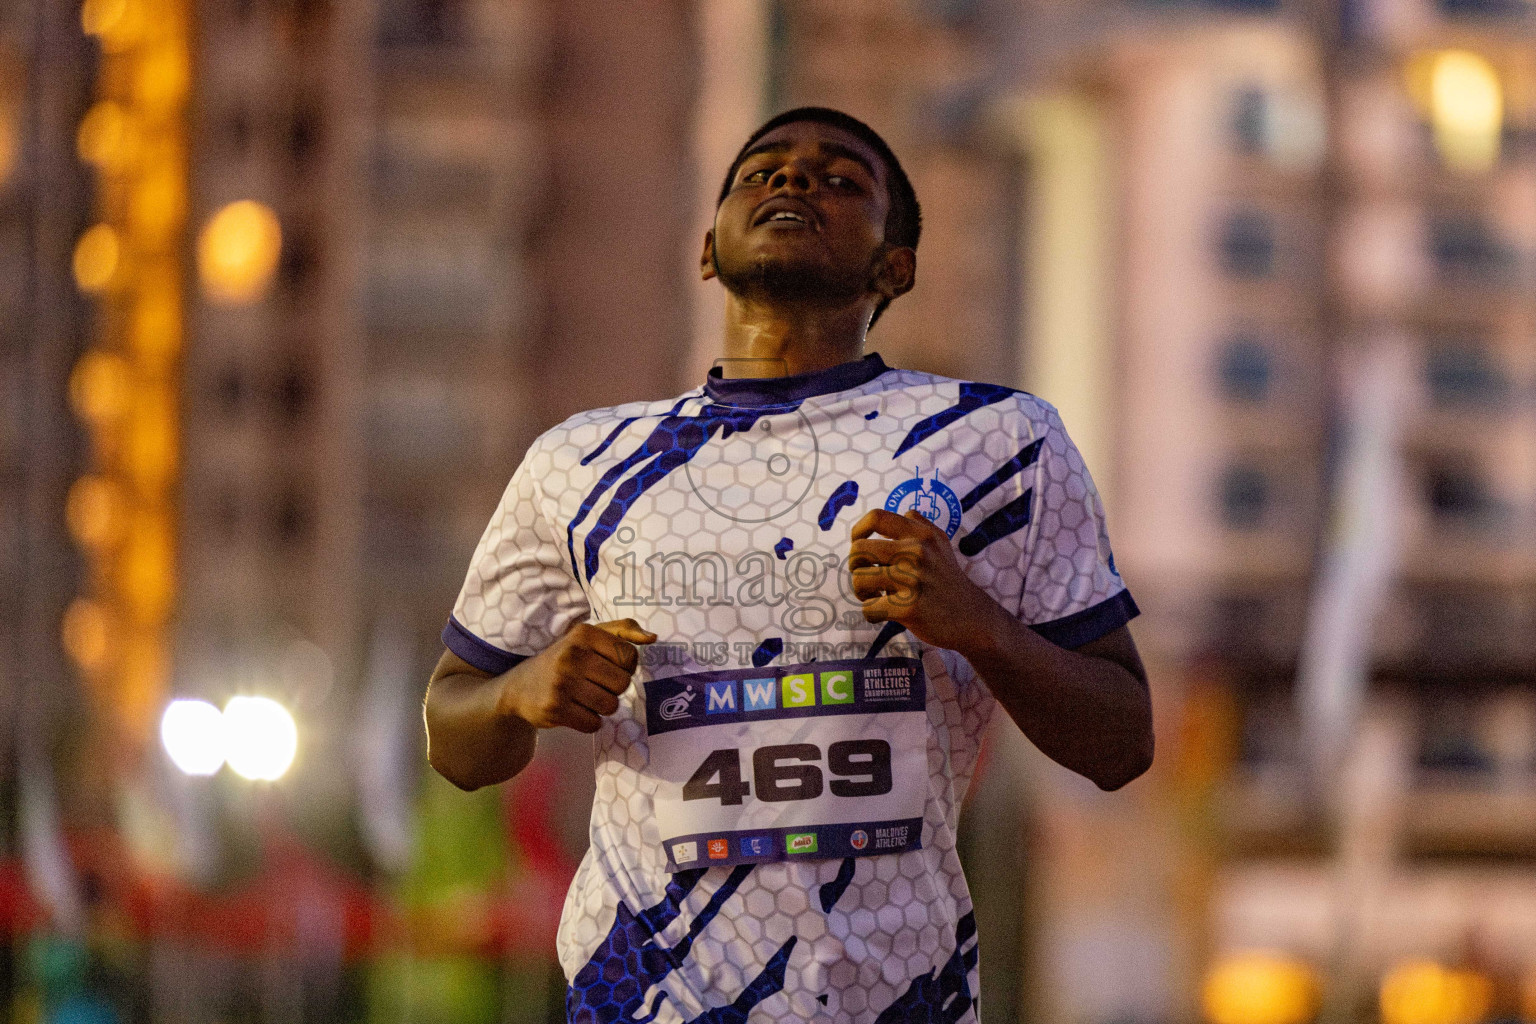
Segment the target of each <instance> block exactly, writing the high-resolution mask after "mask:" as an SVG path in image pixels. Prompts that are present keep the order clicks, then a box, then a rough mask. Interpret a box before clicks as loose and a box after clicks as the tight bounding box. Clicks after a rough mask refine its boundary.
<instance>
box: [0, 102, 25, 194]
mask: <svg viewBox="0 0 1536 1024" xmlns="http://www.w3.org/2000/svg"><path fill="white" fill-rule="evenodd" d="M7 99H8V97H6V96H4V95H0V185H4V184H5V183H6V182H7V181H8V180H10V177H11V171H13V170H14V169H15V167H16V151H17V150H18V149H19V148H20V147H19V145H18V142H19V139H18V137H17V136H18V134H19V133H18V132H17V131H16V110H15V108H14V107H13V106H11V105H9V104H8V103H7Z"/></svg>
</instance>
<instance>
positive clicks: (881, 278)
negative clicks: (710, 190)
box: [700, 121, 912, 303]
mask: <svg viewBox="0 0 1536 1024" xmlns="http://www.w3.org/2000/svg"><path fill="white" fill-rule="evenodd" d="M889 208H890V198H889V193H888V192H887V191H886V181H885V165H884V163H883V162H882V161H881V160H880V158H879V156H878V155H877V154H876V153H875V152H874V151H873V150H871V149H870V148H869V147H868V146H867V145H865V144H864V143H863V142H862V141H861V140H860V139H859V138H858V137H857V136H854V135H850V134H849V133H847V132H845V131H843V130H841V129H839V128H834V127H832V126H831V125H825V124H818V123H816V122H812V121H797V122H792V123H790V124H786V125H780V126H779V127H778V128H775V129H774V130H773V131H771V132H769V133H768V134H767V135H764V136H763V137H762V138H761V139H759V140H758V141H757V142H756V143H755V144H753V146H752V149H751V151H750V152H749V153H748V155H747V157H746V159H744V160H743V161H742V162H741V166H740V167H738V168H737V169H736V174H735V177H734V178H733V179H732V181H731V188H730V192H729V193H727V195H726V197H725V200H724V202H722V203H721V204H720V207H719V209H718V210H716V212H715V227H714V230H713V231H711V232H710V233H709V234H708V235H707V236H706V237H705V241H704V254H703V259H702V260H701V264H700V269H701V271H702V273H703V276H704V277H705V278H706V279H708V278H710V277H713V276H715V275H716V273H718V275H719V277H720V280H721V283H722V284H724V285H725V286H726V288H727V289H729V290H730V291H731V292H733V293H735V294H737V295H744V296H750V297H754V298H758V299H761V300H766V301H769V302H772V301H774V300H812V301H829V302H839V303H842V302H848V301H853V300H857V299H859V298H861V297H865V296H868V297H871V298H872V299H878V298H880V297H881V296H882V295H889V296H890V297H892V298H894V297H895V296H896V295H899V294H900V293H901V292H903V291H906V290H907V288H910V287H911V260H912V250H911V249H901V250H896V251H897V252H898V253H899V255H897V256H896V257H895V260H894V263H895V266H894V267H893V266H892V265H891V264H892V263H893V260H892V258H891V254H892V252H893V250H892V249H891V248H889V247H887V246H886V245H885V219H886V214H887V212H888V211H889Z"/></svg>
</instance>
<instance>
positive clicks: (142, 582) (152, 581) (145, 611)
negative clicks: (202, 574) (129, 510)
mask: <svg viewBox="0 0 1536 1024" xmlns="http://www.w3.org/2000/svg"><path fill="white" fill-rule="evenodd" d="M119 572H120V574H121V575H120V578H119V579H120V587H121V591H122V595H123V597H124V599H125V600H126V602H127V606H128V611H129V613H130V614H131V615H132V616H133V619H134V620H135V621H136V622H139V623H144V624H158V623H162V622H164V621H165V620H166V616H167V614H168V613H169V611H170V605H171V597H172V595H173V593H174V590H175V575H174V573H175V560H174V541H173V539H172V537H171V530H170V524H169V523H168V522H166V519H165V517H164V516H156V515H151V514H148V513H145V514H141V515H139V516H137V517H136V518H135V520H134V524H133V530H132V532H131V533H130V534H129V537H128V542H127V543H126V544H125V545H124V547H123V557H122V562H121V563H120V565H119Z"/></svg>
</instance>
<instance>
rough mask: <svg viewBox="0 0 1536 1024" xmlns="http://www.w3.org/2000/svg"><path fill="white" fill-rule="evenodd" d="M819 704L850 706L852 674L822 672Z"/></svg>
mask: <svg viewBox="0 0 1536 1024" xmlns="http://www.w3.org/2000/svg"><path fill="white" fill-rule="evenodd" d="M821 702H822V704H852V703H853V673H852V672H822V673H821Z"/></svg>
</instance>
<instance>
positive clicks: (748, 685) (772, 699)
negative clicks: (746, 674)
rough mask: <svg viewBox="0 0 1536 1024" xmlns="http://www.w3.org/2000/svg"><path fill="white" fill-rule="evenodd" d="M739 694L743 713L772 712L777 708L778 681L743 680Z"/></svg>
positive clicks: (769, 679) (772, 679)
mask: <svg viewBox="0 0 1536 1024" xmlns="http://www.w3.org/2000/svg"><path fill="white" fill-rule="evenodd" d="M741 692H742V696H743V698H744V701H745V703H744V704H743V710H745V711H772V710H773V709H774V708H776V707H778V706H779V681H778V680H777V679H774V678H772V677H770V678H768V679H743V680H742V681H741Z"/></svg>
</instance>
